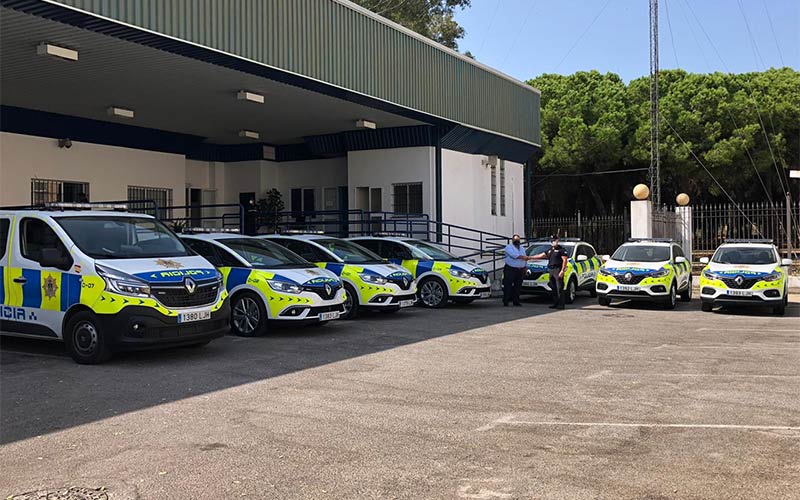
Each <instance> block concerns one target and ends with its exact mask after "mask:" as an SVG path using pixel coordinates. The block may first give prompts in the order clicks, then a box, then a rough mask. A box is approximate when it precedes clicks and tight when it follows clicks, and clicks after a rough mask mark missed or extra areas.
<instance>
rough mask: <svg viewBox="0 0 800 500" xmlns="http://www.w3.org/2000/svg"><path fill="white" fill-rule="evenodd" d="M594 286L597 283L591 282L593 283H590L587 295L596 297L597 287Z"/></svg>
mask: <svg viewBox="0 0 800 500" xmlns="http://www.w3.org/2000/svg"><path fill="white" fill-rule="evenodd" d="M596 287H597V284H593V285H592V288H590V289H589V295H590V296H591V297H592V298H595V297H597V288H596Z"/></svg>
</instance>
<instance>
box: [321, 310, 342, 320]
mask: <svg viewBox="0 0 800 500" xmlns="http://www.w3.org/2000/svg"><path fill="white" fill-rule="evenodd" d="M338 318H339V311H331V312H324V313H320V314H319V320H320V321H330V320H332V319H338Z"/></svg>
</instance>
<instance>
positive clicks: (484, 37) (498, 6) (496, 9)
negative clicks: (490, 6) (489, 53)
mask: <svg viewBox="0 0 800 500" xmlns="http://www.w3.org/2000/svg"><path fill="white" fill-rule="evenodd" d="M495 1H496V2H497V3H495V4H494V13H493V14H492V20H491V21H489V27H488V28H486V33H485V34H484V35H483V40H482V41H481V46H480V48H479V49H478V51H477V52H476V54H482V52H483V46H484V45H486V40H488V39H489V35H490V34H491V33H492V26H494V20H495V18H496V17H497V11H499V10H500V3H501V2H502V0H495Z"/></svg>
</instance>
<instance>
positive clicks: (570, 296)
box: [564, 278, 578, 304]
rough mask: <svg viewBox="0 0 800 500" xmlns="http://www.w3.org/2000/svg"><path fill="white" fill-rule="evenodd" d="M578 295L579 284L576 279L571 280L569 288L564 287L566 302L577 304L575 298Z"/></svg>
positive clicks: (568, 284)
mask: <svg viewBox="0 0 800 500" xmlns="http://www.w3.org/2000/svg"><path fill="white" fill-rule="evenodd" d="M577 294H578V283H577V282H576V281H575V279H574V278H573V279H570V280H569V283H567V286H565V287H564V302H565V303H566V304H572V303H574V302H575V296H576V295H577Z"/></svg>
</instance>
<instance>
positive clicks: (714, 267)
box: [708, 262, 779, 278]
mask: <svg viewBox="0 0 800 500" xmlns="http://www.w3.org/2000/svg"><path fill="white" fill-rule="evenodd" d="M777 267H779V264H778V263H774V264H719V263H716V262H711V263H709V265H708V270H709V271H711V272H712V273H714V274H719V275H721V276H726V277H727V276H730V277H731V278H735V277H736V276H745V277H746V276H763V275H766V274H771V273H773V272H775V269H776V268H777Z"/></svg>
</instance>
